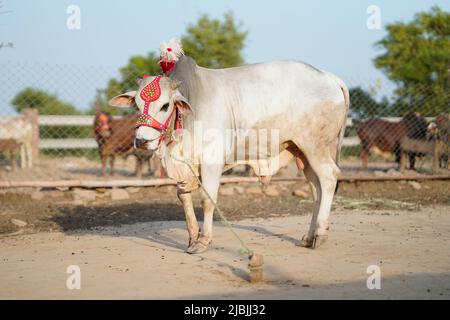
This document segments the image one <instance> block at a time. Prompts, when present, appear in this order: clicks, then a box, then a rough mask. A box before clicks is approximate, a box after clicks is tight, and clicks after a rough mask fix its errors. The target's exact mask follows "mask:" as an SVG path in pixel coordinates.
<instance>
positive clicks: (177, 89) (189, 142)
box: [110, 56, 349, 253]
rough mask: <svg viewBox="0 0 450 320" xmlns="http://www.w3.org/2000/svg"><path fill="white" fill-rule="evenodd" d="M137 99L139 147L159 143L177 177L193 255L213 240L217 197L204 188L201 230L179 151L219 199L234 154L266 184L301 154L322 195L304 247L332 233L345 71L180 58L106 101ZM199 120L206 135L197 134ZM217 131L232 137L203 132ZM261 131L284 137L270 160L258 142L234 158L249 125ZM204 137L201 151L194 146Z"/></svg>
mask: <svg viewBox="0 0 450 320" xmlns="http://www.w3.org/2000/svg"><path fill="white" fill-rule="evenodd" d="M158 81H159V88H160V91H161V92H160V96H152V95H154V94H155V90H156V92H157V91H158V90H159V89H158V86H155V83H157V82H158ZM157 93H158V92H157ZM152 97H153V98H157V99H156V100H153V99H152ZM134 104H136V105H137V106H138V108H139V109H140V111H141V112H142V113H145V114H146V115H145V117H144V119H141V121H140V122H139V123H138V127H137V130H136V140H135V141H136V145H137V147H140V148H145V149H150V150H158V153H159V154H160V156H161V157H162V163H163V166H164V167H165V168H166V170H167V174H168V176H169V177H171V178H173V179H175V180H176V181H177V182H178V197H179V199H180V201H181V203H182V205H183V208H184V211H185V215H186V222H187V229H188V231H189V246H188V249H187V252H188V253H201V252H203V251H205V250H206V249H207V248H208V246H209V244H210V243H211V240H212V236H213V235H212V220H213V212H214V204H213V202H212V201H210V199H209V198H208V197H207V196H206V195H205V194H203V197H202V206H203V211H204V222H203V229H202V230H201V232H199V230H200V229H199V226H198V223H197V220H196V217H195V214H194V208H193V204H192V199H191V191H192V190H193V189H195V188H196V187H197V182H196V179H194V178H193V176H192V174H191V172H190V171H189V170H188V169H187V168H186V165H184V164H182V163H180V162H177V160H176V158H182V159H184V160H186V161H188V162H190V163H191V164H192V165H193V166H194V168H195V170H196V171H197V173H198V175H199V176H200V178H201V181H202V184H203V187H204V188H205V190H206V191H207V192H208V193H209V195H210V196H211V197H212V199H213V200H214V201H216V200H217V193H218V189H219V185H220V182H219V181H220V177H221V174H222V172H223V171H224V170H225V169H228V168H229V167H230V166H228V165H227V164H230V162H232V163H231V165H232V164H233V163H234V164H236V163H242V162H246V163H248V164H250V165H251V166H253V168H254V170H255V172H256V174H258V175H260V176H261V178H262V181H263V182H267V181H268V180H269V178H270V175H272V174H274V173H275V172H276V171H277V170H278V169H279V168H280V167H282V166H284V165H286V164H287V163H288V162H289V161H290V160H292V159H293V158H295V159H296V161H297V165H298V167H299V169H301V170H303V171H304V173H305V176H306V177H307V179H308V180H309V181H310V182H311V183H312V185H313V186H314V187H315V193H316V195H317V200H316V202H317V204H316V208H315V210H314V213H313V217H312V221H311V226H310V228H309V232H308V234H307V235H305V236H303V238H302V240H301V241H300V245H301V246H304V247H312V248H314V247H316V246H319V245H320V244H321V243H323V242H324V241H325V240H326V239H327V237H328V218H329V214H330V209H331V204H332V201H333V196H334V192H335V188H336V184H337V178H338V176H339V174H340V170H339V168H338V167H337V165H336V163H337V160H338V157H339V152H340V146H341V143H342V139H343V132H344V128H345V119H346V116H347V112H348V107H349V94H348V89H347V87H346V86H345V84H344V83H343V81H341V80H340V79H339V78H337V77H336V76H334V75H332V74H330V73H327V72H323V71H320V70H318V69H316V68H314V67H312V66H310V65H308V64H305V63H303V62H297V61H276V62H268V63H260V64H254V65H247V66H242V67H237V68H227V69H219V70H212V69H207V68H202V67H199V66H197V64H196V63H195V61H194V60H193V59H192V58H190V57H187V56H182V57H181V59H180V60H179V61H178V62H177V64H176V67H175V69H174V70H173V71H172V72H171V73H170V77H167V76H162V77H161V78H160V77H148V78H145V79H143V80H142V81H141V83H140V87H139V89H138V90H137V91H132V92H127V93H124V94H121V95H119V96H116V97H114V98H113V99H111V101H110V105H111V106H116V107H129V106H132V105H134ZM180 118H182V120H183V128H184V133H183V134H182V135H179V134H174V131H173V130H174V127H179V124H180V120H179V119H180ZM155 120H156V121H155ZM199 126H201V127H202V129H203V132H204V133H205V134H203V135H197V134H193V132H194V131H195V129H196V128H198V127H199ZM218 129H220V131H228V132H230V131H231V132H232V133H233V135H229V134H228V135H217V134H208V133H206V132H209V133H211V132H217V130H218ZM264 129H267V130H277V133H278V134H277V137H276V138H275V139H274V138H272V141H271V142H270V143H272V144H273V143H276V144H277V145H279V148H277V149H276V152H275V153H274V152H266V154H267V156H268V158H266V160H264V159H263V160H262V161H258V156H259V157H260V156H261V152H260V150H258V151H249V148H245V150H246V152H245V154H244V155H241V157H240V158H238V159H236V157H235V154H233V153H232V151H233V150H235V149H236V148H240V147H242V146H244V145H245V141H246V138H245V135H246V133H248V132H250V131H252V130H258V131H259V132H262V131H263V130H264ZM214 130H215V131H214ZM188 133H189V134H188ZM174 136H175V137H176V139H174V138H173V137H174ZM188 137H189V139H188ZM269 140H270V139H269ZM274 140H276V141H274ZM199 142H200V145H201V148H200V149H199V148H197V147H195V146H198V145H199ZM193 145H194V146H193ZM193 149H196V150H194V151H193ZM262 153H264V152H262ZM229 154H233V157H234V158H232V159H230V156H229ZM274 164H275V166H274ZM263 169H264V170H263Z"/></svg>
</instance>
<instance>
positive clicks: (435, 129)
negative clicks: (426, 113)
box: [429, 113, 450, 169]
mask: <svg viewBox="0 0 450 320" xmlns="http://www.w3.org/2000/svg"><path fill="white" fill-rule="evenodd" d="M429 129H430V131H431V133H432V135H433V138H435V139H438V140H440V141H441V142H442V151H441V155H440V157H439V167H440V168H445V169H450V162H449V156H450V114H445V113H442V114H440V115H438V116H437V117H436V119H435V120H434V122H432V123H431V124H430V127H429Z"/></svg>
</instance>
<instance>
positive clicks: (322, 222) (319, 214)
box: [301, 150, 340, 248]
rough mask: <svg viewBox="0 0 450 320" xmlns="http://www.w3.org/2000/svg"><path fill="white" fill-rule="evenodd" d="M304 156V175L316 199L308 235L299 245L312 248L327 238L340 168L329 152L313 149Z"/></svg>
mask: <svg viewBox="0 0 450 320" xmlns="http://www.w3.org/2000/svg"><path fill="white" fill-rule="evenodd" d="M306 157H307V159H308V161H307V164H305V175H306V176H307V178H308V179H309V180H310V181H311V180H312V182H313V184H314V186H315V188H316V192H317V201H316V208H315V210H314V213H313V218H312V221H311V225H310V229H309V232H308V235H307V236H306V237H304V238H303V240H302V243H301V245H303V246H306V247H312V248H314V247H319V246H320V245H321V244H322V243H324V242H325V241H326V240H327V239H328V229H329V223H328V218H329V216H330V210H331V205H332V202H333V197H334V191H335V189H336V184H337V177H338V175H339V173H340V170H339V168H338V167H337V166H336V164H335V162H334V160H333V159H332V157H331V156H330V154H329V152H325V151H324V152H323V153H321V152H317V150H315V152H312V153H309V154H307V155H306Z"/></svg>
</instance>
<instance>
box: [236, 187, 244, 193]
mask: <svg viewBox="0 0 450 320" xmlns="http://www.w3.org/2000/svg"><path fill="white" fill-rule="evenodd" d="M234 190H236V192H237V193H238V194H244V193H245V188H244V187H241V186H235V187H234Z"/></svg>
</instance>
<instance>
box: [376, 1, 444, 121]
mask: <svg viewBox="0 0 450 320" xmlns="http://www.w3.org/2000/svg"><path fill="white" fill-rule="evenodd" d="M387 32H388V35H387V36H386V37H385V38H383V39H382V40H381V41H379V42H378V43H377V46H378V47H379V48H382V49H384V53H383V54H381V55H379V56H378V57H376V58H375V60H374V63H375V66H376V67H377V68H379V69H381V70H382V71H383V72H384V73H385V74H386V75H387V76H388V77H389V78H390V79H391V80H393V81H394V82H396V83H397V84H398V85H399V87H398V89H397V90H396V92H395V93H396V95H397V97H398V101H397V103H396V105H397V106H398V107H400V108H402V110H398V111H399V112H401V113H405V112H408V111H411V109H412V108H413V109H414V111H419V112H421V113H422V114H423V115H436V114H438V113H440V112H448V110H449V108H450V13H448V12H445V11H443V10H441V9H439V7H437V6H435V7H433V8H432V9H431V10H430V12H420V13H418V14H416V16H415V17H414V19H413V21H411V22H410V23H403V22H397V23H393V24H389V25H388V26H387Z"/></svg>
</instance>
